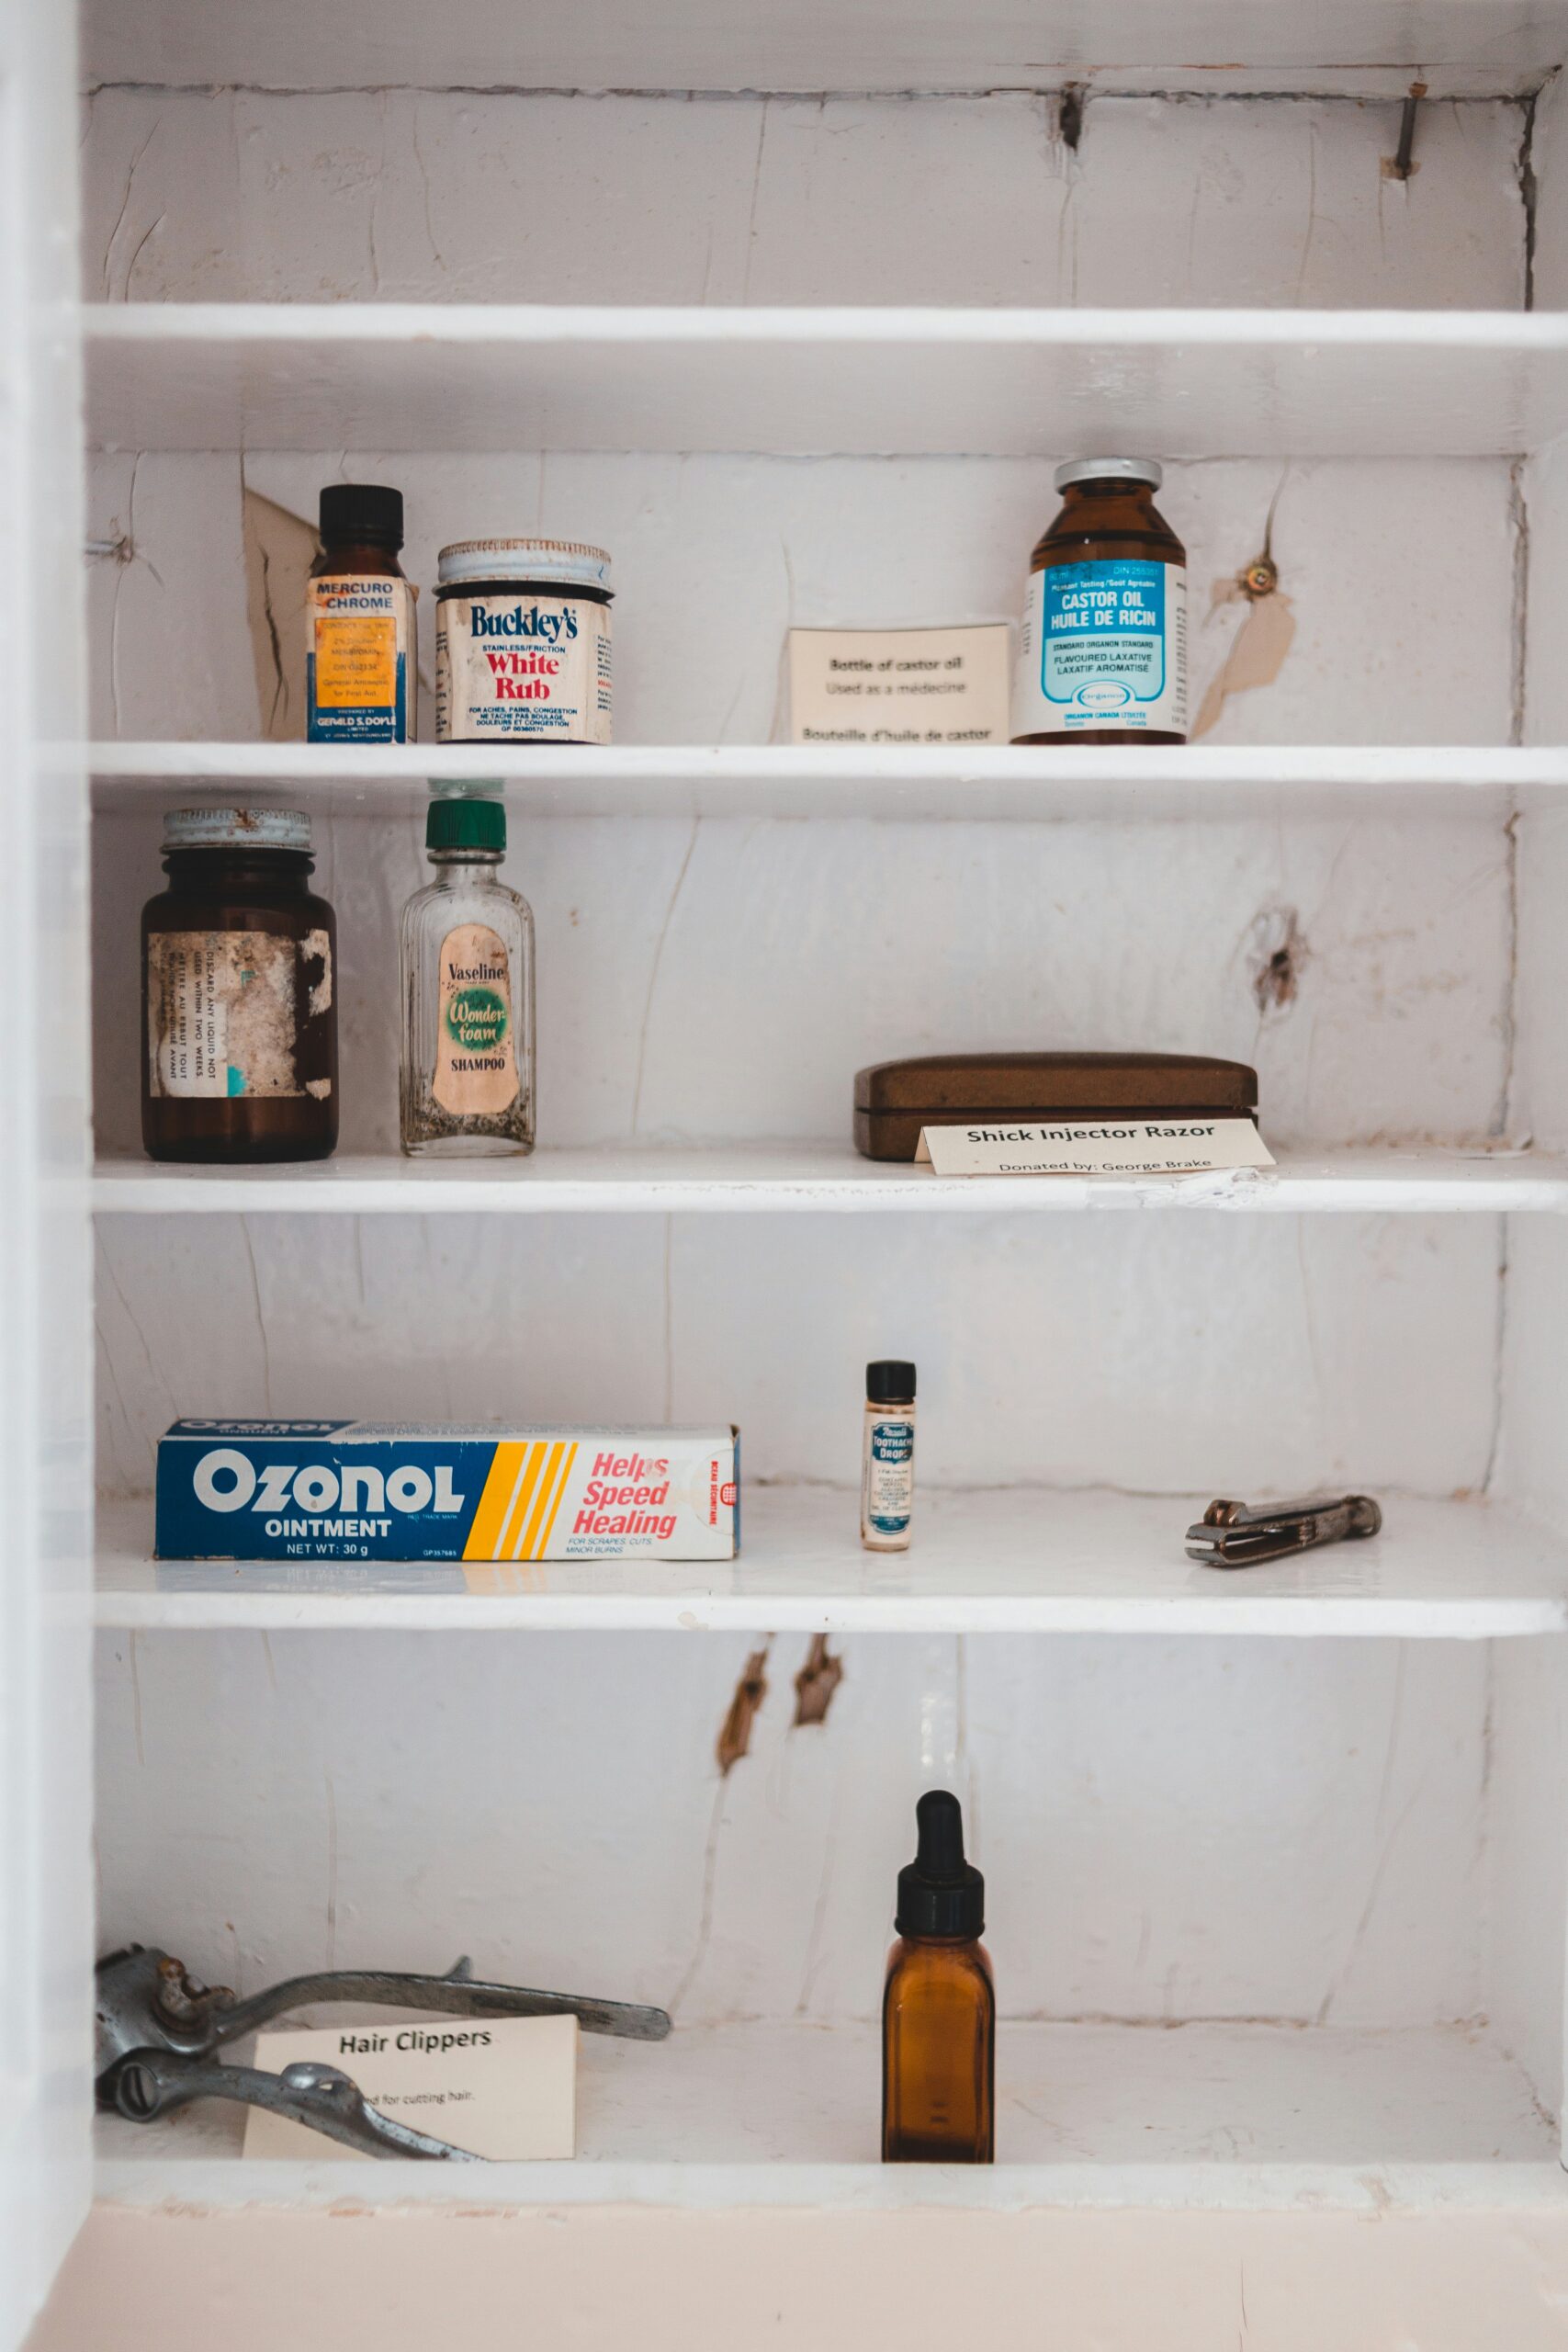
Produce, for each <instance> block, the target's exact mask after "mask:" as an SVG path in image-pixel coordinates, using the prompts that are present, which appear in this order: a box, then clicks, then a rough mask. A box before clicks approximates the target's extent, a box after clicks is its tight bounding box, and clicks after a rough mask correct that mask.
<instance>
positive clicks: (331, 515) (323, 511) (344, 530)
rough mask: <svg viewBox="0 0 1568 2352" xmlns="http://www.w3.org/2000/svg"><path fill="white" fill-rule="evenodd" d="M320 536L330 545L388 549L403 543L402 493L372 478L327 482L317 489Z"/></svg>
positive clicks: (393, 548) (394, 551)
mask: <svg viewBox="0 0 1568 2352" xmlns="http://www.w3.org/2000/svg"><path fill="white" fill-rule="evenodd" d="M319 511H320V520H321V537H322V538H323V539H325V540H326V542H327V543H328V545H329V546H330V545H331V544H332V542H333V540H334V539H346V540H347V541H348V543H349V545H350V546H351V547H377V548H391V550H392V552H393V554H394V555H395V554H396V553H397V551H398V549H399V548H400V547H401V546H402V543H403V493H402V492H401V491H400V490H388V489H387V488H386V487H385V486H384V484H382V483H380V482H374V481H330V482H328V484H327V486H326V488H325V489H324V490H323V491H322V492H321V507H320V510H319Z"/></svg>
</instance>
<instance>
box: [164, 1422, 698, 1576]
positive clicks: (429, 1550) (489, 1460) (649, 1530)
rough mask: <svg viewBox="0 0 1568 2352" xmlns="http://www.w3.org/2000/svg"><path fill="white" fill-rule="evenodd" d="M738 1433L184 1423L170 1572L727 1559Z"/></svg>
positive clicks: (174, 1483) (175, 1433)
mask: <svg viewBox="0 0 1568 2352" xmlns="http://www.w3.org/2000/svg"><path fill="white" fill-rule="evenodd" d="M739 1482H740V1441H739V1431H738V1430H735V1429H733V1428H729V1429H682V1430H643V1429H603V1430H584V1429H520V1430H495V1429H463V1428H446V1427H444V1426H443V1425H442V1424H441V1423H440V1422H438V1421H276V1420H255V1421H208V1420H187V1421H176V1422H175V1424H174V1426H173V1428H172V1429H170V1430H169V1431H168V1432H167V1434H166V1435H165V1436H164V1437H163V1438H161V1439H160V1440H159V1443H158V1516H157V1537H156V1550H157V1555H158V1557H159V1558H160V1559H161V1560H626V1559H649V1560H729V1559H733V1558H734V1556H735V1553H736V1549H737V1546H738V1544H739V1532H740V1488H739Z"/></svg>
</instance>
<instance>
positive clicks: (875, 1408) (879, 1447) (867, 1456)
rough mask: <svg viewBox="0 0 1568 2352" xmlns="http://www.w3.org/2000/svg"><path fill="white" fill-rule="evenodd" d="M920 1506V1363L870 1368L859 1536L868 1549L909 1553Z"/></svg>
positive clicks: (866, 1389) (881, 1365) (861, 1479)
mask: <svg viewBox="0 0 1568 2352" xmlns="http://www.w3.org/2000/svg"><path fill="white" fill-rule="evenodd" d="M914 1508H915V1367H914V1365H913V1364H912V1363H894V1362H886V1363H868V1364H867V1365H866V1368H865V1424H864V1433H863V1438H862V1442H861V1478H860V1540H861V1542H862V1543H863V1544H864V1545H865V1547H866V1550H867V1551H868V1552H905V1551H908V1547H909V1523H910V1520H911V1518H912V1516H913V1513H914Z"/></svg>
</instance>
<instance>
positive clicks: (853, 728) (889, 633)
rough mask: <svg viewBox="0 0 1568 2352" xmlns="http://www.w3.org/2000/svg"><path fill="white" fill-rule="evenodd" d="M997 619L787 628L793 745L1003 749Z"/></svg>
mask: <svg viewBox="0 0 1568 2352" xmlns="http://www.w3.org/2000/svg"><path fill="white" fill-rule="evenodd" d="M1010 634H1011V632H1010V630H1009V628H1008V627H1007V624H1006V623H1005V622H999V623H986V624H984V625H982V626H980V627H977V628H880V629H871V628H857V629H837V628H792V629H791V630H790V632H789V640H788V642H789V708H790V741H791V742H792V743H1005V742H1006V741H1007V740H1008V691H1009V686H1008V659H1009V638H1010Z"/></svg>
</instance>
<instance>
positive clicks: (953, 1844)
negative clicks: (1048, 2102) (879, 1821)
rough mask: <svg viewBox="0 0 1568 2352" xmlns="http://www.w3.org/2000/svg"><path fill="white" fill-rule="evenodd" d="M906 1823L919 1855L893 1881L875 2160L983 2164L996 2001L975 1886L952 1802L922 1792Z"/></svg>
mask: <svg viewBox="0 0 1568 2352" xmlns="http://www.w3.org/2000/svg"><path fill="white" fill-rule="evenodd" d="M915 1819H916V1821H917V1823H918V1824H919V1851H918V1852H917V1854H916V1856H915V1859H914V1860H913V1861H912V1862H910V1863H909V1864H908V1866H907V1867H906V1868H905V1869H903V1870H901V1871H899V1873H898V1913H897V1918H896V1919H895V1920H894V1923H893V1924H894V1928H895V1929H896V1931H897V1937H898V1940H897V1943H896V1944H895V1945H894V1947H893V1949H892V1951H890V1952H889V1953H888V1955H887V1981H886V1986H885V1988H884V1991H883V1996H882V2161H883V2163H884V2164H889V2165H898V2164H904V2165H908V2164H929V2165H988V2164H990V2163H992V2162H993V2161H994V2159H995V2155H996V2105H997V2095H996V2068H997V1994H996V1986H995V1985H994V1983H993V1981H992V1977H991V1963H990V1960H989V1958H988V1957H987V1952H986V1948H985V1946H984V1944H983V1943H982V1942H981V1941H980V1938H981V1936H982V1935H983V1934H984V1933H985V1928H986V1882H985V1880H984V1879H983V1878H982V1877H981V1875H980V1873H979V1871H977V1870H976V1868H975V1867H974V1865H973V1863H971V1862H966V1861H965V1860H964V1815H963V1813H962V1811H961V1809H960V1807H959V1803H958V1799H957V1798H956V1797H955V1796H953V1795H952V1794H951V1793H950V1792H949V1791H948V1790H946V1789H928V1790H927V1791H926V1793H925V1795H924V1796H923V1797H922V1798H921V1799H920V1801H919V1804H917V1805H916V1807H915Z"/></svg>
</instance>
